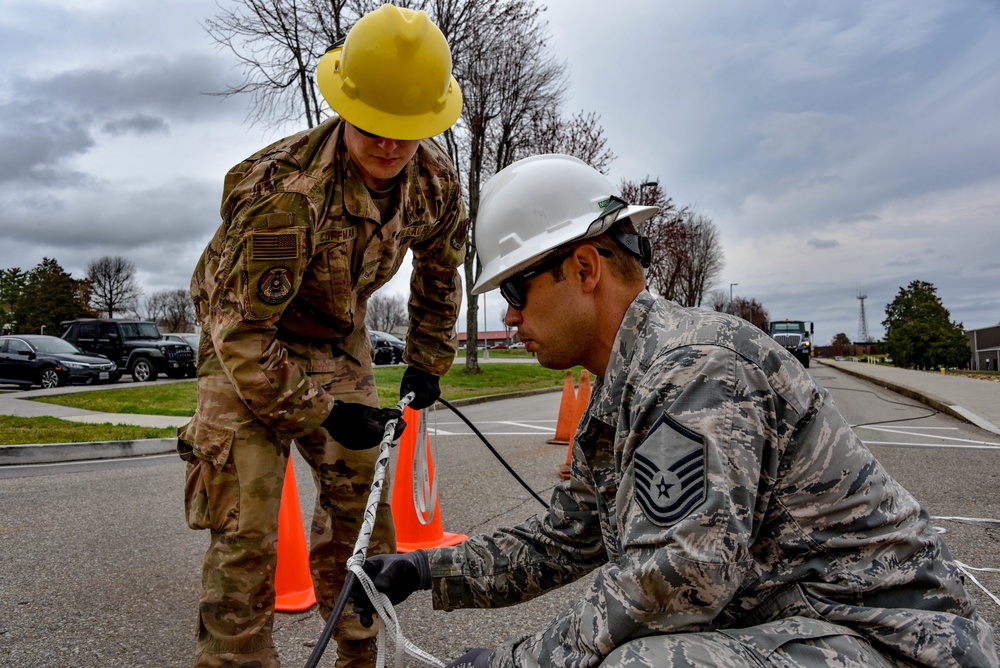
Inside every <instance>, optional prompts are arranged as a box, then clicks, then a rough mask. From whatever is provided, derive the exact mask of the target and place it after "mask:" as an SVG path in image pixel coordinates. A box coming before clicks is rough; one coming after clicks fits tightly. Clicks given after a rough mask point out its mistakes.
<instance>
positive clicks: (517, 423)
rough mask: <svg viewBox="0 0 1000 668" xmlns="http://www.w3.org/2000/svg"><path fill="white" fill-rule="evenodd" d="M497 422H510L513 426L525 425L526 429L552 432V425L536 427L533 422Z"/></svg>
mask: <svg viewBox="0 0 1000 668" xmlns="http://www.w3.org/2000/svg"><path fill="white" fill-rule="evenodd" d="M497 424H509V425H510V426H511V427H524V428H525V429H538V430H539V431H544V432H551V431H552V427H536V426H535V425H533V424H525V423H523V422H497Z"/></svg>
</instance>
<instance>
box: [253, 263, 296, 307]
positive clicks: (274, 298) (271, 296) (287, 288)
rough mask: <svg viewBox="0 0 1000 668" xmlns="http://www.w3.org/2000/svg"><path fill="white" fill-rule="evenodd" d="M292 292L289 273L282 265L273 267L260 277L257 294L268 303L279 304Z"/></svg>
mask: <svg viewBox="0 0 1000 668" xmlns="http://www.w3.org/2000/svg"><path fill="white" fill-rule="evenodd" d="M291 294H292V279H291V274H290V273H289V271H288V270H287V269H285V268H284V267H274V268H272V269H268V270H267V271H265V272H264V275H263V276H261V277H260V283H259V289H258V290H257V295H258V296H259V297H260V300H261V301H263V302H266V303H268V304H280V303H281V302H283V301H285V300H286V299H288V298H289V297H290V296H291Z"/></svg>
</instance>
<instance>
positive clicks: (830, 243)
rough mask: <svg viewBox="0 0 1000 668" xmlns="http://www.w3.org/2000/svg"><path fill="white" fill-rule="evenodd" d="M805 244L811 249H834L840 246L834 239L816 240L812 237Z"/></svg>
mask: <svg viewBox="0 0 1000 668" xmlns="http://www.w3.org/2000/svg"><path fill="white" fill-rule="evenodd" d="M806 244H808V245H809V246H810V247H812V248H819V249H823V248H836V247H837V246H839V245H840V242H839V241H837V240H836V239H817V238H815V237H813V238H812V239H810V240H809V241H807V242H806Z"/></svg>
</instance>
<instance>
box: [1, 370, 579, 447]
mask: <svg viewBox="0 0 1000 668" xmlns="http://www.w3.org/2000/svg"><path fill="white" fill-rule="evenodd" d="M404 370H405V367H404V366H392V367H377V368H376V369H375V383H376V385H377V386H378V396H379V403H380V404H381V405H382V406H385V407H388V406H394V405H396V402H397V401H399V384H400V382H401V381H402V379H403V371H404ZM579 376H580V373H579V369H574V370H573V378H574V382H576V381H577V380H579ZM565 377H566V372H565V371H555V370H552V369H545V368H543V367H542V366H540V365H538V364H524V363H506V364H505V363H501V362H497V363H489V364H483V365H481V366H480V371H479V373H470V372H468V371H466V369H465V366H464V365H463V364H460V363H456V364H455V365H454V366H453V367H452V368H451V370H450V371H449V372H448V373H447V374H446V375H445V376H444V377H443V378H442V379H441V396H443V397H444V398H445V399H447V400H448V401H455V400H458V399H466V398H470V397H481V396H487V395H497V394H509V393H512V392H518V391H523V390H536V389H545V388H558V387H562V384H563V381H564V379H565ZM32 399H33V400H34V401H40V402H43V403H50V404H57V405H60V406H69V407H72V408H79V409H83V410H88V411H98V412H101V413H123V414H131V415H169V416H176V417H189V416H192V415H194V411H195V406H196V404H197V384H196V383H195V382H193V381H182V382H178V383H148V384H142V385H135V384H130V385H128V386H120V387H114V386H112V387H110V388H109V389H107V390H98V391H93V392H77V393H69V394H57V395H51V396H46V397H32ZM0 428H2V432H0V445H13V444H20V443H81V442H84V443H87V442H91V441H118V440H134V439H140V438H165V437H171V436H174V435H175V434H176V430H175V429H173V428H166V429H157V428H145V427H129V426H124V425H111V424H87V423H80V422H70V421H67V420H60V419H57V418H14V417H3V416H0Z"/></svg>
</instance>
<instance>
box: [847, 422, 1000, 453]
mask: <svg viewBox="0 0 1000 668" xmlns="http://www.w3.org/2000/svg"><path fill="white" fill-rule="evenodd" d="M865 429H871V430H872V431H879V432H883V433H886V434H902V435H904V436H916V437H921V436H923V437H925V438H926V437H928V435H925V434H915V433H913V432H914V431H915V430H914V429H913V428H909V427H907V428H905V429H893V428H891V427H876V426H866V427H865ZM939 429H940V428H939ZM931 436H933V438H936V439H939V440H944V441H955V442H958V443H970V444H973V445H987V446H992V447H1000V444H997V443H993V442H991V441H974V440H972V439H968V438H954V437H951V436H940V435H937V434H933V435H931ZM869 442H872V443H875V442H877V441H866V443H869ZM940 447H942V448H947V447H953V446H949V445H948V444H945V443H942V444H940Z"/></svg>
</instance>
